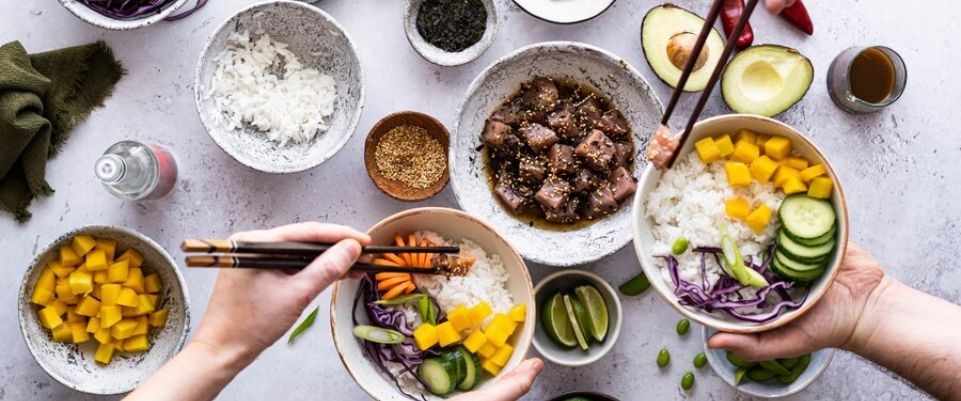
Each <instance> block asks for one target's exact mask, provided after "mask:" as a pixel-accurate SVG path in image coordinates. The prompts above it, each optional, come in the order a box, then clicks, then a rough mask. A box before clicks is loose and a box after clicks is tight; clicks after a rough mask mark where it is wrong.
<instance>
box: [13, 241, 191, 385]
mask: <svg viewBox="0 0 961 401" xmlns="http://www.w3.org/2000/svg"><path fill="white" fill-rule="evenodd" d="M93 230H103V231H116V232H121V233H123V234H126V235H129V236H131V237H133V238H136V239H138V240H140V241H143V243H144V244H147V245H148V246H150V247H151V248H154V250H156V251H158V252H159V253H160V254H161V255H163V257H164V260H165V261H166V262H167V264H169V265H170V267H171V270H173V274H174V275H175V276H176V277H177V282H178V284H179V285H180V289H181V292H182V293H183V299H182V300H180V302H183V305H184V329H183V331H182V332H181V333H180V338H179V339H178V340H177V347H176V349H175V350H174V354H176V353H177V352H179V351H180V350H182V349H183V347H184V345H185V344H186V343H187V336H188V335H189V334H190V291H189V289H188V288H187V282H186V280H184V276H183V274H181V273H180V269H179V268H177V263H176V262H174V259H173V257H171V256H170V254H169V253H167V250H166V249H164V248H163V247H162V246H160V244H158V243H157V242H156V241H154V240H153V239H151V238H150V237H148V236H146V235H144V234H141V233H140V232H137V231H134V230H132V229H129V228H127V227H121V226H110V225H88V226H82V227H78V228H75V229H72V230H70V231H68V232H66V233H64V234H63V235H60V236H59V237H57V238H56V239H54V240H53V241H51V242H50V243H49V244H48V245H47V247H46V248H44V250H43V251H42V252H40V253H38V254H37V255H36V256H35V257H34V258H33V261H31V262H30V267H28V268H27V269H25V270H26V271H24V273H23V277H22V278H21V279H20V291H19V294H18V295H17V299H29V294H30V290H29V288H27V284H28V282H29V280H30V274H31V273H32V272H33V269H34V268H35V267H37V263H39V262H40V260H41V259H43V257H44V256H45V255H46V254H47V253H48V252H50V251H52V250H53V246H54V245H55V244H58V243H61V242H64V241H65V240H66V239H67V238H69V237H72V236H74V235H77V234H80V233H84V232H89V231H93ZM24 307H29V305H28V304H22V303H20V302H17V320H18V321H19V322H20V338H21V339H23V342H24V343H26V344H27V349H28V350H29V351H30V356H31V357H33V360H34V361H35V362H36V363H37V365H39V366H40V368H41V369H43V371H44V372H45V373H46V374H47V376H50V377H52V378H53V379H54V380H56V381H58V382H60V384H63V385H64V386H66V387H68V388H70V389H73V390H76V391H79V392H82V393H86V394H96V395H116V394H124V393H128V392H130V391H132V390H133V389H134V388H130V389H121V390H118V391H115V392H97V393H91V392H89V391H87V390H83V389H80V388H78V386H76V385H75V384H74V383H71V382H69V381H67V380H66V379H64V378H63V377H60V375H57V374H56V373H54V372H52V371H51V370H50V369H48V368H47V365H46V364H45V363H41V362H40V359H39V358H38V356H37V355H38V354H37V350H36V349H35V348H34V346H33V343H31V342H30V341H29V340H27V336H28V335H29V334H28V333H27V326H26V325H27V323H26V322H25V321H24V319H23V317H24V316H25V315H24V314H23V313H21V310H22V309H23V308H24Z"/></svg>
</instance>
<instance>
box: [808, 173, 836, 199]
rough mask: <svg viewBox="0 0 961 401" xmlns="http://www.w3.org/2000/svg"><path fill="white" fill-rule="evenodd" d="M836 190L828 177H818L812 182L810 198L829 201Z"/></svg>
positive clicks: (809, 191)
mask: <svg viewBox="0 0 961 401" xmlns="http://www.w3.org/2000/svg"><path fill="white" fill-rule="evenodd" d="M833 190H834V181H831V179H830V178H828V177H817V178H815V179H813V180H811V183H810V186H809V187H808V196H810V197H812V198H817V199H828V198H830V197H831V192H832V191H833Z"/></svg>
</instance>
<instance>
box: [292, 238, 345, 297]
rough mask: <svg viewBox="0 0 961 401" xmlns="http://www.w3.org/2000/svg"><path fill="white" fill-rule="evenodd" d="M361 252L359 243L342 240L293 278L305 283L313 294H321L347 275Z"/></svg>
mask: <svg viewBox="0 0 961 401" xmlns="http://www.w3.org/2000/svg"><path fill="white" fill-rule="evenodd" d="M360 252H361V247H360V243H359V242H357V241H356V240H353V239H345V240H342V241H340V242H338V243H336V244H334V246H332V247H330V248H329V249H327V251H325V252H324V253H322V254H320V256H318V257H317V259H314V261H313V262H311V263H310V264H309V265H307V267H306V268H304V269H303V270H301V271H300V272H298V273H297V274H295V275H293V277H294V278H296V279H297V280H298V281H303V282H305V283H306V284H307V285H308V290H309V292H310V293H311V294H314V295H316V294H319V293H320V292H321V291H323V290H324V289H325V288H327V286H329V285H330V284H331V283H333V282H334V281H337V280H339V279H340V278H341V277H343V276H344V274H345V273H347V270H349V269H350V266H351V265H353V264H354V262H356V261H357V258H358V257H360Z"/></svg>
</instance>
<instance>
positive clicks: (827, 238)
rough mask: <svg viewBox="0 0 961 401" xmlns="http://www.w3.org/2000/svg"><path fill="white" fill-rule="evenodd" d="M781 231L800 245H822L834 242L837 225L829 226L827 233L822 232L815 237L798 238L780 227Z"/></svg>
mask: <svg viewBox="0 0 961 401" xmlns="http://www.w3.org/2000/svg"><path fill="white" fill-rule="evenodd" d="M782 231H784V235H787V237H788V238H790V239H791V241H794V242H797V243H798V244H800V245H804V246H818V245H824V244H826V243H828V242H834V234H836V233H837V232H838V227H837V226H833V227H831V231H828V233H827V234H824V235H822V236H820V237H817V238H800V237H798V236H796V235H794V234H791V232H790V231H788V230H784V229H783V227H782Z"/></svg>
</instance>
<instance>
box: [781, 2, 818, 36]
mask: <svg viewBox="0 0 961 401" xmlns="http://www.w3.org/2000/svg"><path fill="white" fill-rule="evenodd" d="M781 18H784V19H786V20H787V21H788V22H790V23H791V25H794V26H795V27H797V29H800V30H801V32H804V33H806V34H808V35H814V23H813V22H811V16H810V15H809V14H808V9H807V8H806V7H804V3H803V2H802V1H801V0H795V1H794V4H792V5H791V6H790V7H787V8H785V9H784V10H783V11H781Z"/></svg>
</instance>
